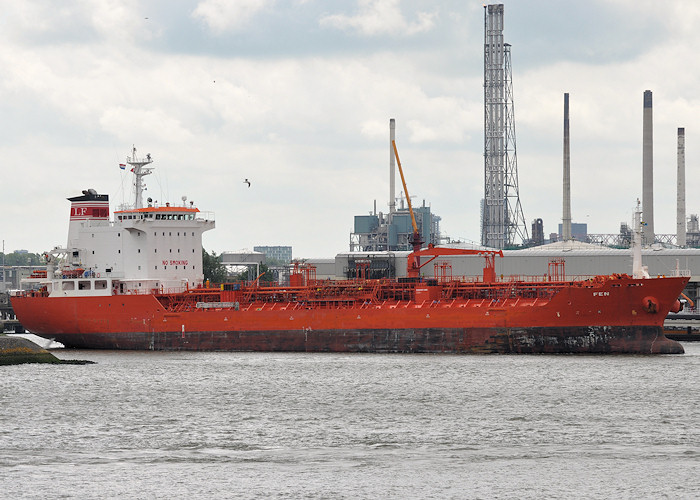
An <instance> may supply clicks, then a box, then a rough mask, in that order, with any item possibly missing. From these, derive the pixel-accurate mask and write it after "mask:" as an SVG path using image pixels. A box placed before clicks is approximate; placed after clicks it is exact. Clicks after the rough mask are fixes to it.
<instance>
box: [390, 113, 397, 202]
mask: <svg viewBox="0 0 700 500" xmlns="http://www.w3.org/2000/svg"><path fill="white" fill-rule="evenodd" d="M395 131H396V122H395V121H394V119H393V118H392V119H391V120H389V213H390V214H393V213H394V212H395V211H396V186H395V184H396V183H395V180H396V165H395V161H396V160H395V159H394V146H393V143H394V140H395V139H396V137H395Z"/></svg>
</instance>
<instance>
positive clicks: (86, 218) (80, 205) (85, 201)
mask: <svg viewBox="0 0 700 500" xmlns="http://www.w3.org/2000/svg"><path fill="white" fill-rule="evenodd" d="M68 201H70V202H71V203H70V222H69V224H68V248H73V247H75V245H76V244H77V240H78V232H79V230H80V227H81V226H84V225H90V224H91V223H93V221H109V195H106V194H97V191H95V190H94V189H86V190H84V191H83V195H82V196H75V197H73V198H68Z"/></svg>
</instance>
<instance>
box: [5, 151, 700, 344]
mask: <svg viewBox="0 0 700 500" xmlns="http://www.w3.org/2000/svg"><path fill="white" fill-rule="evenodd" d="M135 153H136V151H135V150H134V154H133V156H132V157H129V158H128V159H127V162H128V163H129V164H130V165H132V166H133V172H134V174H135V183H134V186H135V194H136V202H135V204H134V205H133V206H132V207H130V208H125V209H123V210H119V211H117V212H116V213H115V217H114V220H112V221H110V220H109V202H108V198H107V196H106V195H99V194H97V193H96V192H94V191H93V190H88V191H84V192H83V196H78V197H74V198H69V200H70V201H71V202H72V206H71V222H70V228H69V237H68V246H67V248H65V249H59V248H57V249H54V250H53V251H52V252H50V253H47V255H46V257H47V262H48V265H47V274H46V276H45V277H44V276H43V275H40V276H37V277H34V278H30V279H29V280H28V281H33V282H35V283H36V284H37V285H38V286H39V288H38V289H37V290H35V291H27V292H19V293H17V294H15V296H13V297H12V299H11V300H12V306H13V308H14V311H15V314H16V316H17V318H18V319H19V321H20V322H21V323H22V325H23V326H24V327H25V328H26V329H27V330H28V331H30V332H32V333H34V334H36V335H40V336H42V337H46V338H51V339H55V340H56V341H58V342H61V343H63V344H64V345H65V346H66V347H75V348H99V349H139V350H141V349H143V350H146V349H154V350H208V351H307V352H382V353H384V352H410V353H419V352H420V353H635V354H636V353H645V354H659V353H661V354H664V353H667V354H679V353H683V347H682V346H681V345H680V344H679V343H678V342H675V341H673V340H670V339H668V338H666V337H665V336H664V333H663V322H664V319H665V317H666V315H667V314H668V313H669V311H671V310H673V311H677V310H678V309H679V307H680V302H679V301H678V297H679V295H680V294H681V293H682V291H683V289H684V287H685V285H686V284H687V282H688V279H689V278H687V277H658V278H649V277H648V275H646V273H645V272H644V269H643V268H642V267H641V261H640V258H641V257H640V255H641V252H636V253H635V258H634V269H635V271H634V274H633V276H629V275H626V274H616V275H611V276H597V277H595V278H593V279H586V280H566V279H564V277H563V273H562V272H561V271H563V269H561V268H560V267H556V266H555V267H554V268H553V269H555V272H553V273H551V274H550V275H548V276H546V277H545V278H544V279H542V278H540V279H539V280H538V281H535V280H534V279H533V280H532V281H530V280H523V279H518V280H516V279H506V280H502V279H501V280H498V279H497V278H496V273H495V267H494V261H495V257H496V256H497V255H500V256H502V253H501V252H500V251H497V250H486V249H484V250H476V249H457V248H440V247H432V246H429V247H428V248H421V242H420V240H419V238H418V237H417V234H418V233H417V231H415V232H414V242H413V243H414V250H413V252H412V253H411V254H410V255H409V258H408V269H407V275H408V276H407V277H406V278H396V279H380V280H370V279H354V280H317V279H315V273H314V269H313V267H311V266H305V265H299V264H297V265H295V266H294V269H293V270H292V272H291V274H290V280H289V284H288V285H270V286H267V285H263V284H262V283H260V282H258V281H257V280H256V281H254V282H252V283H230V284H224V285H220V286H217V287H208V286H205V284H204V283H203V281H202V251H201V249H202V246H201V235H202V232H203V231H206V230H208V229H211V228H213V226H214V221H213V217H211V216H210V215H206V214H203V213H201V212H200V211H199V210H198V209H197V208H195V207H194V206H193V204H192V203H191V202H190V204H189V205H187V204H186V203H185V201H186V199H185V198H184V197H183V205H182V206H170V205H168V204H166V206H156V205H155V204H153V203H152V202H151V200H150V199H149V200H148V204H147V206H145V207H144V206H143V203H142V201H141V192H142V177H143V176H145V175H148V173H150V171H151V169H150V168H147V167H146V165H147V164H149V163H150V161H151V158H150V155H149V156H147V157H146V158H145V159H138V158H137V157H136V154H135ZM397 159H398V155H397ZM399 168H400V164H399ZM404 189H405V183H404ZM407 198H409V197H408V196H407ZM409 199H410V198H409ZM414 230H415V221H414ZM637 236H638V234H637ZM464 254H472V255H475V256H482V257H483V258H485V260H486V264H485V266H484V271H483V275H482V276H479V277H473V278H469V279H468V278H461V279H454V278H451V277H449V278H448V277H447V276H443V277H437V278H430V279H426V278H422V277H420V270H421V268H422V267H423V266H425V265H426V264H427V263H428V262H430V261H432V260H433V259H435V258H438V257H444V258H449V256H454V255H464ZM424 257H430V258H429V259H427V260H424V261H423V262H421V259H422V258H424ZM474 258H478V257H474Z"/></svg>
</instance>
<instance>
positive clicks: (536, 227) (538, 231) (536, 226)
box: [531, 219, 544, 246]
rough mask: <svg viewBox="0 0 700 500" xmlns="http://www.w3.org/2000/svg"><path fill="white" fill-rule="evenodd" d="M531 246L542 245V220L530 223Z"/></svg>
mask: <svg viewBox="0 0 700 500" xmlns="http://www.w3.org/2000/svg"><path fill="white" fill-rule="evenodd" d="M531 242H532V245H533V246H538V245H544V223H543V222H542V219H535V220H534V221H532V240H531Z"/></svg>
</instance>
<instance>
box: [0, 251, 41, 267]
mask: <svg viewBox="0 0 700 500" xmlns="http://www.w3.org/2000/svg"><path fill="white" fill-rule="evenodd" d="M3 257H4V258H5V260H4V262H5V265H6V266H43V265H44V264H46V263H45V262H44V258H43V257H42V256H41V254H38V253H29V252H12V253H7V254H5V255H4V256H3V254H2V252H0V264H2V262H3Z"/></svg>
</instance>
